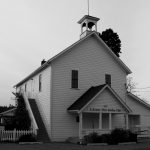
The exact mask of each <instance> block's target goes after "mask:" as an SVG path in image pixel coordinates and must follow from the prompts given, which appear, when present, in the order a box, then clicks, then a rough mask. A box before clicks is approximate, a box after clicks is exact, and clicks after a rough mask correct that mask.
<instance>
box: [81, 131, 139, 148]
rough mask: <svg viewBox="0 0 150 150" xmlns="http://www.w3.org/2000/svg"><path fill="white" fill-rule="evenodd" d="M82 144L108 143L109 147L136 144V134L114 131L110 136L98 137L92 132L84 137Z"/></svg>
mask: <svg viewBox="0 0 150 150" xmlns="http://www.w3.org/2000/svg"><path fill="white" fill-rule="evenodd" d="M83 141H84V143H108V144H111V145H114V144H118V143H122V142H137V134H134V133H132V132H131V131H130V130H124V129H114V130H112V132H111V133H110V134H102V135H98V134H97V133H95V132H93V133H90V134H89V135H86V136H84V139H83Z"/></svg>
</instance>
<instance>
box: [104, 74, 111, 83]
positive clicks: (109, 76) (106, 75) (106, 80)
mask: <svg viewBox="0 0 150 150" xmlns="http://www.w3.org/2000/svg"><path fill="white" fill-rule="evenodd" d="M105 83H106V84H108V85H109V86H111V75H110V74H105Z"/></svg>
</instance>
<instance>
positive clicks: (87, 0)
mask: <svg viewBox="0 0 150 150" xmlns="http://www.w3.org/2000/svg"><path fill="white" fill-rule="evenodd" d="M87 3H88V16H89V0H87Z"/></svg>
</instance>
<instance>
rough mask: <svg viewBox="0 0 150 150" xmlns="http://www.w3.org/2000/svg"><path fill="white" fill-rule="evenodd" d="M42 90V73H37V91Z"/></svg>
mask: <svg viewBox="0 0 150 150" xmlns="http://www.w3.org/2000/svg"><path fill="white" fill-rule="evenodd" d="M41 91H42V75H41V74H40V75H39V92H41Z"/></svg>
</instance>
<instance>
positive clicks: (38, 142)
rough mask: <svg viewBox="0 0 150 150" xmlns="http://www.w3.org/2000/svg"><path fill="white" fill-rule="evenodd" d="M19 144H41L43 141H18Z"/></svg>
mask: <svg viewBox="0 0 150 150" xmlns="http://www.w3.org/2000/svg"><path fill="white" fill-rule="evenodd" d="M19 144H20V145H32V144H43V142H19Z"/></svg>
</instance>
